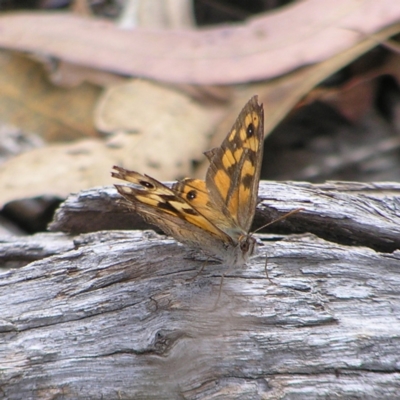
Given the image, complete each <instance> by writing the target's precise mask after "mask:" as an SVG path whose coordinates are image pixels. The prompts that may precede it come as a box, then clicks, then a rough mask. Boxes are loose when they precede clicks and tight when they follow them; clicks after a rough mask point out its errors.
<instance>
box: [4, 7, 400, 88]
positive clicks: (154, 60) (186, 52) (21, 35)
mask: <svg viewBox="0 0 400 400" xmlns="http://www.w3.org/2000/svg"><path fill="white" fill-rule="evenodd" d="M399 19H400V2H399V1H393V0H380V1H376V0H324V1H321V0H307V1H301V2H295V3H293V4H292V5H290V6H286V7H284V8H282V9H280V10H278V11H275V12H273V13H268V14H260V15H258V16H256V17H254V18H252V19H249V20H248V21H246V22H245V23H242V24H236V25H234V24H231V25H224V26H218V27H212V28H206V29H198V30H189V29H188V30H183V29H181V30H160V29H154V30H152V29H146V28H136V29H134V30H131V31H128V30H122V29H119V28H118V27H116V26H115V25H114V24H113V23H112V22H110V21H105V20H99V19H94V18H82V17H77V16H74V15H69V14H61V13H45V14H40V13H35V14H29V13H25V14H23V13H18V14H5V15H3V16H1V17H0V31H1V35H0V46H1V47H4V48H10V49H14V50H23V51H31V52H36V53H45V54H48V55H50V56H53V57H57V58H60V59H61V60H64V61H68V62H72V63H74V64H77V65H84V66H88V67H93V68H97V69H101V70H107V71H113V72H117V73H121V74H126V75H132V76H139V77H148V78H153V79H156V80H160V81H167V82H175V83H196V84H232V83H239V82H248V81H251V80H262V79H267V78H271V77H274V76H278V75H281V74H283V73H286V72H288V71H291V70H293V69H295V68H297V67H299V66H303V65H307V64H311V63H316V62H320V61H322V60H325V59H328V58H329V57H332V56H334V55H335V54H339V53H341V52H343V51H345V50H346V49H347V48H350V47H353V46H354V45H355V44H356V43H358V42H359V41H362V40H363V38H364V36H365V35H368V34H373V33H375V32H376V31H378V30H380V29H382V28H383V27H385V26H388V25H390V24H392V23H395V22H397V21H399ZM358 32H362V34H360V33H358Z"/></svg>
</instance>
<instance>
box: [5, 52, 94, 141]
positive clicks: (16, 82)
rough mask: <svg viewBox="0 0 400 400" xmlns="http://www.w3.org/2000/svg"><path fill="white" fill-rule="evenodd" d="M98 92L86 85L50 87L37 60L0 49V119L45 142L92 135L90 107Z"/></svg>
mask: <svg viewBox="0 0 400 400" xmlns="http://www.w3.org/2000/svg"><path fill="white" fill-rule="evenodd" d="M99 92H100V91H99V89H98V88H96V87H94V86H91V85H88V84H86V85H82V86H80V87H77V88H75V89H73V90H68V91H67V90H64V89H61V88H57V87H54V86H53V85H52V84H51V83H50V82H49V81H48V80H47V78H46V75H45V73H44V71H43V69H42V68H41V66H40V65H38V64H37V63H34V62H33V61H31V60H29V59H27V58H25V57H22V56H18V55H15V54H11V53H10V52H0V120H2V121H3V122H7V123H9V124H12V125H15V126H18V127H19V128H21V129H23V130H26V131H30V132H34V133H37V134H39V135H41V136H42V138H43V139H45V140H47V141H61V140H72V139H76V138H82V137H84V136H96V135H97V132H96V131H95V129H94V126H93V122H92V110H93V105H94V102H95V100H96V98H97V96H98V94H99Z"/></svg>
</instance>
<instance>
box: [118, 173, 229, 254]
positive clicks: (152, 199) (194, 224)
mask: <svg viewBox="0 0 400 400" xmlns="http://www.w3.org/2000/svg"><path fill="white" fill-rule="evenodd" d="M113 168H114V171H113V172H112V176H113V177H114V178H118V179H121V180H125V181H127V182H130V183H133V184H134V185H136V186H137V187H138V188H134V187H131V186H123V185H115V187H116V188H117V190H118V192H119V193H120V194H121V195H122V196H123V197H124V198H125V199H126V200H127V203H128V204H129V206H130V207H131V208H132V209H134V210H135V211H136V212H137V213H138V214H140V215H141V216H142V217H143V218H144V219H145V220H146V221H148V222H150V223H152V224H155V225H157V226H159V227H160V228H161V229H162V230H163V231H164V232H165V233H167V234H169V235H171V236H173V237H175V238H176V239H177V240H179V241H180V242H183V243H188V242H190V243H189V244H190V245H191V246H192V247H200V245H197V246H196V244H198V243H200V244H201V243H202V240H201V239H203V241H204V240H206V239H207V240H208V241H210V242H212V243H214V246H215V243H216V241H219V242H228V243H229V242H232V240H231V239H230V238H229V236H227V235H226V234H225V233H224V232H222V231H221V230H220V229H219V228H217V227H216V226H215V225H214V224H213V223H211V222H210V221H209V220H208V219H207V218H206V217H204V216H203V215H201V213H200V212H198V211H197V210H196V209H195V208H194V207H193V206H192V205H191V204H189V203H188V202H187V201H185V199H184V197H183V196H180V195H179V194H177V193H176V192H175V191H174V190H173V189H170V188H169V187H167V186H166V185H164V184H162V183H161V182H159V181H157V180H156V179H153V178H151V177H149V176H146V175H142V174H139V173H138V172H135V171H129V170H126V169H124V168H121V167H116V166H114V167H113ZM196 234H197V235H198V236H203V238H202V237H197V235H196ZM207 235H208V236H209V238H206V236H207Z"/></svg>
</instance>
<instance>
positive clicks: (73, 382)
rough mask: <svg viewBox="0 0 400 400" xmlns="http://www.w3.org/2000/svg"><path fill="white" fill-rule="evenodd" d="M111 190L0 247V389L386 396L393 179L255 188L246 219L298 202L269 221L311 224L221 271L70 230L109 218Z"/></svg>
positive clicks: (394, 292)
mask: <svg viewBox="0 0 400 400" xmlns="http://www.w3.org/2000/svg"><path fill="white" fill-rule="evenodd" d="M113 193H114V192H113V189H110V188H108V189H107V188H102V189H98V190H92V191H86V192H82V193H80V194H79V195H75V196H72V197H70V198H69V199H68V200H67V202H66V203H64V205H63V207H62V208H61V210H60V211H59V213H58V217H57V220H56V221H55V222H54V223H53V225H52V227H53V228H52V229H53V230H55V229H57V230H63V231H74V232H75V233H73V234H62V233H59V232H49V233H46V234H41V235H40V237H38V236H33V237H29V238H21V237H9V238H3V239H2V241H1V242H0V263H2V262H3V263H4V264H5V263H6V262H7V263H12V262H13V257H14V258H15V259H17V260H14V261H15V262H17V261H18V262H20V263H21V265H22V264H26V265H25V266H23V267H20V268H14V269H12V270H6V271H4V272H2V273H1V274H0V311H1V314H0V335H1V341H0V360H1V361H0V368H1V374H0V393H1V394H0V397H3V398H6V399H47V398H49V399H76V398H84V399H99V398H104V399H278V398H279V399H283V398H285V399H326V398H345V399H368V398H376V399H396V398H399V393H400V318H399V316H400V297H399V291H400V252H399V251H397V250H395V249H397V248H399V247H400V246H399V218H400V216H399V214H400V213H399V209H400V206H399V204H400V201H399V193H400V185H397V184H374V185H373V184H344V183H342V184H340V183H329V184H325V185H311V184H305V183H304V184H302V183H296V184H283V183H282V184H276V183H269V184H265V185H264V184H263V185H262V187H261V188H260V199H261V203H260V205H259V213H258V214H257V221H256V223H261V221H262V220H266V219H268V218H270V217H271V216H272V217H276V216H278V215H281V214H283V213H285V212H288V211H290V210H293V209H295V208H298V207H303V208H304V211H302V212H300V213H298V214H295V215H293V216H291V217H289V218H288V219H287V220H286V221H285V222H284V223H283V224H280V225H279V226H277V227H276V228H279V229H280V230H281V231H287V232H289V231H293V232H303V231H305V230H308V231H311V232H314V234H297V235H296V234H291V235H284V234H274V235H272V234H268V235H261V236H260V238H262V239H263V243H264V246H261V247H260V249H259V253H258V255H257V256H256V257H254V258H253V259H251V261H250V262H249V263H248V264H247V265H246V266H244V267H242V268H236V269H231V270H230V269H229V268H228V267H227V266H224V265H220V264H219V263H216V262H213V261H210V260H208V261H207V260H206V258H205V257H202V255H201V254H193V252H192V251H190V250H189V249H187V248H185V247H184V246H182V245H180V244H178V243H176V242H175V241H174V240H172V239H170V238H166V237H164V236H161V235H157V234H155V233H152V232H148V231H147V232H142V231H100V232H93V233H77V232H79V229H70V228H71V226H75V227H78V226H80V227H84V228H85V231H89V230H90V221H92V222H93V225H94V226H96V227H98V226H99V225H100V224H101V221H99V220H100V219H103V223H104V220H106V221H109V222H108V223H109V226H108V227H109V228H113V227H114V226H113V223H112V221H113V218H112V217H109V216H110V215H111V216H116V215H120V216H121V217H120V218H117V220H116V221H117V223H121V221H125V220H126V219H127V216H129V214H127V213H126V211H125V210H124V209H123V208H122V207H118V206H117V205H116V204H115V202H114V201H113V200H112V199H110V198H109V197H108V195H109V194H110V196H111V197H115V198H116V197H117V196H116V195H115V194H113ZM267 205H268V208H267ZM88 212H90V214H89V215H90V218H89V219H86V217H87V215H88ZM107 215H108V216H107ZM96 219H97V220H96ZM71 221H72V222H71ZM77 221H80V222H77ZM110 221H111V222H110ZM129 223H132V221H129ZM132 227H133V228H134V227H135V226H134V225H133V226H132ZM103 229H104V227H103ZM317 234H318V235H319V236H320V237H317V236H316V235H317ZM321 237H323V238H321ZM324 238H325V239H324ZM326 239H329V240H326ZM334 241H335V242H334ZM35 243H36V244H35ZM40 244H41V245H40ZM39 248H40V249H39ZM21 249H25V250H24V251H22V250H21ZM378 250H380V251H378ZM33 255H34V257H35V258H32V257H33ZM24 257H25V258H24ZM29 257H31V258H29ZM32 259H36V261H33V262H30V261H31V260H32ZM266 259H268V265H267V269H268V276H269V278H270V280H269V279H267V277H266V274H265V261H266ZM27 263H28V264H27ZM4 264H3V265H4ZM203 265H205V268H204V270H203V271H202V272H201V274H200V275H199V276H197V277H196V274H197V273H198V271H199V270H200V269H201V267H202V266H203ZM222 274H225V278H224V281H223V286H222V293H221V297H220V299H219V301H218V304H217V306H216V307H214V306H215V302H216V300H217V298H218V293H219V287H220V281H221V278H220V277H221V275H222Z"/></svg>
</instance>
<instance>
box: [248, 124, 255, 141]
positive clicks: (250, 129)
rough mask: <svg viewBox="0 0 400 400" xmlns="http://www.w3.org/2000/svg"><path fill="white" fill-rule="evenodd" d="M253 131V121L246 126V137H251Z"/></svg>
mask: <svg viewBox="0 0 400 400" xmlns="http://www.w3.org/2000/svg"><path fill="white" fill-rule="evenodd" d="M254 132H255V128H254V125H253V123H252V122H251V123H250V124H249V126H248V127H247V137H248V138H251V137H252V136H253V135H254Z"/></svg>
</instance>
